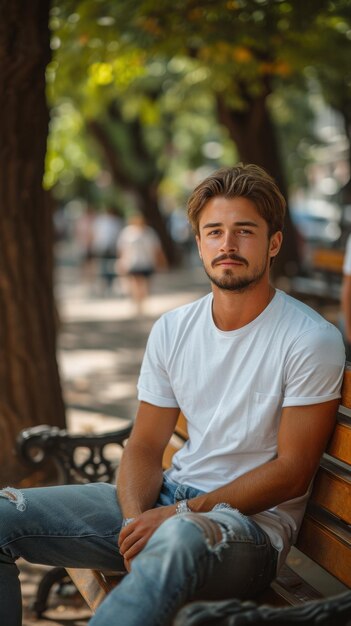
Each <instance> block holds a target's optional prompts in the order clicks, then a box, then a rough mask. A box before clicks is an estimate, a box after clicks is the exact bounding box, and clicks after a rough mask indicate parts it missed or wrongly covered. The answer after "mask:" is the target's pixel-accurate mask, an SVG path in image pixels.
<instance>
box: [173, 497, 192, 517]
mask: <svg viewBox="0 0 351 626" xmlns="http://www.w3.org/2000/svg"><path fill="white" fill-rule="evenodd" d="M189 511H190V509H189V507H188V502H187V500H180V502H178V504H177V506H176V513H177V515H179V513H189Z"/></svg>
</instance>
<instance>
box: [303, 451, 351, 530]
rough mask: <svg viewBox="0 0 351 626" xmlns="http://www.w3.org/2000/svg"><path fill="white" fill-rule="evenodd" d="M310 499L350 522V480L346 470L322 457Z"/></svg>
mask: <svg viewBox="0 0 351 626" xmlns="http://www.w3.org/2000/svg"><path fill="white" fill-rule="evenodd" d="M311 501H313V502H314V503H315V504H318V505H319V506H322V507H323V508H324V509H327V510H328V511H330V513H333V514H334V515H336V516H337V517H339V518H340V519H342V520H343V521H344V522H345V523H346V524H351V481H350V478H349V476H348V474H347V472H346V471H345V470H344V469H343V468H341V467H340V468H339V467H337V466H336V465H335V464H333V463H331V462H330V461H328V460H326V459H324V460H323V466H322V467H321V468H320V469H319V471H318V473H317V475H316V478H315V481H314V486H313V493H312V496H311Z"/></svg>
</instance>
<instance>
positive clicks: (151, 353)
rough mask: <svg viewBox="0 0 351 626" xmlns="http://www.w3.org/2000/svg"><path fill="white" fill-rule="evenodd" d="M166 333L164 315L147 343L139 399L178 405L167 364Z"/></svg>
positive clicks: (172, 405) (160, 404) (162, 404)
mask: <svg viewBox="0 0 351 626" xmlns="http://www.w3.org/2000/svg"><path fill="white" fill-rule="evenodd" d="M166 354H167V349H166V333H165V328H164V324H163V319H162V317H161V318H160V319H159V320H158V321H157V322H156V323H155V324H154V326H153V328H152V330H151V333H150V335H149V339H148V342H147V345H146V351H145V354H144V358H143V362H142V365H141V370H140V375H139V380H138V399H139V400H141V401H144V402H149V403H150V404H154V405H155V406H160V407H178V402H177V400H176V398H175V395H174V393H173V389H172V385H171V383H170V380H169V376H168V373H167V366H166Z"/></svg>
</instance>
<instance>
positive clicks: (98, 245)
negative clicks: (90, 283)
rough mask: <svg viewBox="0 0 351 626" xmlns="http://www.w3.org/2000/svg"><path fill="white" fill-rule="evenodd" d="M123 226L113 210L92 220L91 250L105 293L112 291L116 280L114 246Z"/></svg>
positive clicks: (118, 215) (121, 220) (116, 212)
mask: <svg viewBox="0 0 351 626" xmlns="http://www.w3.org/2000/svg"><path fill="white" fill-rule="evenodd" d="M123 225H124V223H123V219H122V217H121V216H120V214H119V213H118V211H117V210H116V209H113V208H109V209H107V210H106V211H104V212H103V213H100V214H98V215H97V217H96V218H95V220H94V231H93V242H92V248H93V254H94V256H95V258H96V260H97V264H98V275H99V277H100V279H101V281H102V285H103V289H104V291H105V292H106V293H110V292H111V291H112V287H113V282H114V280H115V278H116V267H115V266H116V246H117V239H118V237H119V234H120V232H121V230H122V228H123Z"/></svg>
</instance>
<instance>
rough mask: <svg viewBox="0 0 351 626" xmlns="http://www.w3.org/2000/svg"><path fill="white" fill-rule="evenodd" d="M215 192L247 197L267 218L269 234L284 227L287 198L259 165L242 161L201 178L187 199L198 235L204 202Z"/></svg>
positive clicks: (213, 196) (226, 196)
mask: <svg viewBox="0 0 351 626" xmlns="http://www.w3.org/2000/svg"><path fill="white" fill-rule="evenodd" d="M216 196H222V197H223V198H226V199H229V198H238V197H242V198H248V199H249V200H251V201H252V202H253V203H254V205H255V206H256V209H257V211H258V213H259V214H260V216H261V217H263V219H264V220H265V221H266V222H267V225H268V236H269V237H271V235H273V234H274V233H276V232H277V231H278V230H282V229H283V224H284V217H285V207H286V202H285V199H284V197H283V195H282V194H281V192H280V191H279V188H278V186H277V184H276V183H275V181H274V180H273V178H272V177H271V176H270V175H269V174H268V173H267V172H266V171H265V170H264V169H263V168H262V167H259V166H258V165H251V164H243V163H239V164H238V165H236V166H235V167H227V168H223V169H220V170H218V171H217V172H214V173H213V174H211V175H210V176H208V177H207V178H205V180H203V181H202V183H200V184H199V185H198V186H197V187H196V188H195V189H194V191H193V193H192V194H191V196H190V198H189V200H188V218H189V222H190V224H191V226H192V229H193V231H194V233H195V234H196V235H198V234H199V221H200V216H201V213H202V209H203V208H204V206H205V204H206V203H207V202H208V201H209V200H210V199H211V198H215V197H216Z"/></svg>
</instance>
